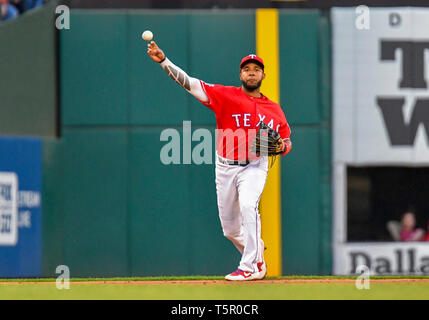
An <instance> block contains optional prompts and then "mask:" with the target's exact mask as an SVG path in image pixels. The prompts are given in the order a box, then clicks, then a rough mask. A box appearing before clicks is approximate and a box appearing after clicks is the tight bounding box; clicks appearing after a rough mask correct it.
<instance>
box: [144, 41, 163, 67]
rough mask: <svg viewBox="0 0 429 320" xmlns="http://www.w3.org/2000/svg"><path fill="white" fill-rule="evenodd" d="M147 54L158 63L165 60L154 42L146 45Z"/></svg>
mask: <svg viewBox="0 0 429 320" xmlns="http://www.w3.org/2000/svg"><path fill="white" fill-rule="evenodd" d="M147 54H148V55H149V57H151V58H152V60H153V61H155V62H158V63H159V62H161V61H162V60H164V59H165V54H164V52H163V51H162V50H161V49H160V48H159V47H158V45H157V44H156V43H155V41H151V42H149V43H148V45H147Z"/></svg>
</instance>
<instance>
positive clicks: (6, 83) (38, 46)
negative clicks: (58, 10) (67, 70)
mask: <svg viewBox="0 0 429 320" xmlns="http://www.w3.org/2000/svg"><path fill="white" fill-rule="evenodd" d="M55 3H56V2H55V1H53V2H51V3H49V4H46V5H44V6H43V7H40V8H37V9H34V10H32V11H28V12H26V13H25V14H23V15H22V16H20V17H19V19H14V20H10V21H6V22H1V25H0V57H1V63H0V134H1V135H15V136H17V135H18V136H44V137H54V136H56V134H57V118H58V113H57V98H58V96H57V73H56V70H57V69H56V66H57V65H56V52H57V51H56V29H55V20H54V19H55V9H54V8H55Z"/></svg>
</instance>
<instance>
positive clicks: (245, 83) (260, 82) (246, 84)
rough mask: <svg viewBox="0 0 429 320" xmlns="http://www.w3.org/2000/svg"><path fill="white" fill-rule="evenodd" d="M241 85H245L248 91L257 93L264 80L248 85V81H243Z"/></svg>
mask: <svg viewBox="0 0 429 320" xmlns="http://www.w3.org/2000/svg"><path fill="white" fill-rule="evenodd" d="M241 84H242V85H243V87H245V88H246V89H247V90H248V91H250V92H252V91H255V90H256V89H258V88H259V87H260V86H261V84H262V80H260V81H258V82H256V83H255V84H248V83H247V82H246V81H244V80H241Z"/></svg>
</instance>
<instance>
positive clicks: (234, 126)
mask: <svg viewBox="0 0 429 320" xmlns="http://www.w3.org/2000/svg"><path fill="white" fill-rule="evenodd" d="M200 82H201V86H202V88H203V90H204V91H205V93H206V95H207V97H208V98H209V101H208V102H204V101H200V102H201V103H203V104H204V105H205V106H207V107H208V108H210V109H211V110H212V111H213V112H214V113H215V115H216V122H217V135H216V139H217V153H218V155H220V156H222V157H224V158H227V159H231V160H252V159H255V158H257V157H258V156H257V155H256V154H254V153H252V152H251V150H250V148H251V144H252V141H253V139H254V137H255V135H256V132H257V130H258V124H259V122H260V121H261V120H262V121H264V122H265V123H266V124H267V125H268V126H269V127H271V128H272V129H274V130H276V131H277V132H279V134H280V136H281V137H282V139H289V138H290V133H291V130H290V127H289V124H288V123H287V120H286V116H285V114H284V112H283V110H282V108H281V107H280V106H279V105H278V104H277V103H275V102H273V101H271V100H270V99H268V98H267V97H266V96H264V95H262V94H261V97H260V98H255V97H251V96H248V95H247V94H246V93H245V92H244V91H243V90H242V89H241V87H232V86H223V85H218V84H216V85H213V84H208V83H205V82H204V81H200ZM288 152H289V148H286V151H285V152H284V153H283V154H286V153H288Z"/></svg>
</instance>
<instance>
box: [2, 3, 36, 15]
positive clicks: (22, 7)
mask: <svg viewBox="0 0 429 320" xmlns="http://www.w3.org/2000/svg"><path fill="white" fill-rule="evenodd" d="M9 1H10V2H11V3H13V4H14V5H15V6H16V7H17V8H18V10H19V13H20V14H22V13H24V12H25V11H28V10H31V9H34V8H36V7H38V6H41V5H42V4H43V0H9Z"/></svg>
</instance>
